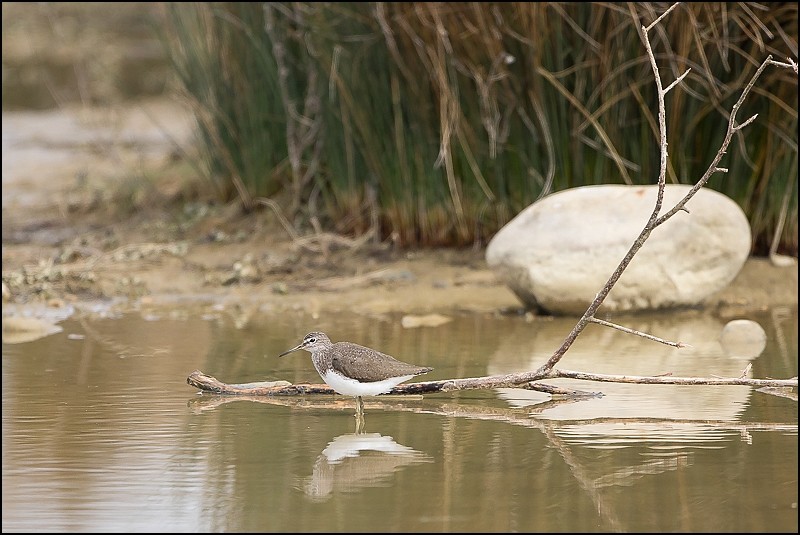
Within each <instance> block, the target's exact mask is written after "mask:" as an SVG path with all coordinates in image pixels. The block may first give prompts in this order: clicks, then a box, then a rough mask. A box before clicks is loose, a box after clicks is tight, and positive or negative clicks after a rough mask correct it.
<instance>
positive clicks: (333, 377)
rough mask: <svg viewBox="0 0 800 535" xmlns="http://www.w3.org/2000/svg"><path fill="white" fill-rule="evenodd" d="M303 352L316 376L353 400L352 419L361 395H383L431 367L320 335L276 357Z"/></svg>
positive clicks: (359, 409)
mask: <svg viewBox="0 0 800 535" xmlns="http://www.w3.org/2000/svg"><path fill="white" fill-rule="evenodd" d="M299 349H304V350H306V351H308V352H309V353H311V361H312V362H313V363H314V368H316V370H317V373H319V375H320V377H322V380H323V381H325V382H326V383H327V384H328V385H329V386H330V387H331V388H333V389H334V390H335V391H336V392H338V393H339V394H343V395H345V396H354V397H355V398H356V416H358V415H359V414H360V413H361V412H362V411H363V407H364V402H363V400H362V399H361V397H362V396H377V395H379V394H385V393H387V392H389V391H390V390H391V389H392V388H394V387H395V386H397V385H399V384H400V383H402V382H403V381H408V380H409V379H411V378H412V377H414V376H415V375H420V374H423V373H428V372H429V371H431V370H433V368H428V367H423V366H415V365H413V364H408V363H406V362H401V361H399V360H397V359H395V358H394V357H391V356H389V355H387V354H385V353H381V352H380V351H376V350H374V349H371V348H369V347H364V346H360V345H358V344H353V343H350V342H336V343H335V344H334V343H333V342H331V339H330V338H328V335H326V334H325V333H321V332H311V333H308V334H307V335H306V336H305V337H304V338H303V341H302V342H300V344H298V345H297V346H296V347H293V348H292V349H290V350H289V351H284V352H283V353H281V354H280V355H278V356H279V357H282V356H284V355H288V354H289V353H292V352H293V351H297V350H299Z"/></svg>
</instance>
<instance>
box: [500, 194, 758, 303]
mask: <svg viewBox="0 0 800 535" xmlns="http://www.w3.org/2000/svg"><path fill="white" fill-rule="evenodd" d="M689 189H690V186H686V185H668V186H667V187H666V190H665V192H664V202H663V205H662V210H661V214H663V213H665V212H666V211H667V210H669V209H671V208H672V207H673V206H674V205H675V203H677V202H678V201H679V200H680V199H682V198H683V197H684V196H685V195H686V193H687V192H688V190H689ZM656 194H657V187H656V186H624V185H602V186H586V187H580V188H575V189H570V190H565V191H561V192H558V193H555V194H553V195H549V196H547V197H545V198H543V199H541V200H539V201H537V202H535V203H534V204H532V205H530V206H528V207H527V208H526V209H525V210H523V211H522V212H520V213H519V214H518V215H517V216H516V217H515V218H514V219H513V220H511V221H510V222H509V223H508V224H507V225H506V226H504V227H503V228H502V229H500V231H499V232H498V233H497V234H496V235H495V236H494V238H492V240H491V241H490V242H489V245H488V247H487V249H486V261H487V263H488V265H489V267H490V268H492V270H493V271H494V273H495V275H496V276H497V277H498V278H499V279H500V280H502V281H503V282H504V283H505V284H507V285H508V286H509V288H510V289H511V290H512V291H513V292H514V293H515V294H516V295H517V296H518V297H519V298H520V299H521V300H522V301H523V303H525V304H526V305H528V306H531V307H541V308H543V309H544V310H546V311H548V312H550V313H553V314H582V313H583V312H584V311H585V310H586V307H588V305H589V304H590V303H591V301H592V300H593V299H594V298H595V296H596V295H597V293H598V292H599V291H600V289H601V288H602V286H603V285H604V284H605V282H606V281H607V280H608V278H609V276H610V275H611V274H612V273H613V272H614V270H615V269H616V267H617V266H618V265H619V263H620V261H621V260H622V259H623V257H624V256H625V254H626V253H627V252H628V250H629V249H630V247H631V245H632V244H633V242H634V240H635V239H636V237H637V236H638V235H639V233H640V232H641V230H642V228H643V227H644V225H645V223H646V222H647V220H648V218H649V217H650V214H651V213H652V211H653V207H654V206H655V200H656ZM686 210H688V212H689V213H686V212H685V211H682V212H678V213H677V214H675V215H674V216H673V217H672V218H671V219H669V220H668V221H667V222H666V223H664V224H662V225H661V226H659V227H657V228H656V229H655V230H654V231H653V232H652V234H651V235H650V237H649V238H648V240H647V242H646V243H645V245H644V247H642V248H641V249H640V250H639V252H638V253H637V254H636V256H635V257H634V259H633V261H632V262H631V264H630V265H629V266H628V268H627V270H626V271H625V272H624V273H623V274H622V277H621V278H620V279H619V281H617V284H616V286H615V287H614V289H613V290H612V291H611V293H610V294H609V296H608V297H607V298H606V300H605V302H604V304H603V308H602V310H605V311H629V310H645V309H659V308H668V307H675V306H694V305H698V304H700V303H701V302H702V301H703V299H705V298H706V297H708V296H710V295H711V294H713V293H715V292H717V291H719V290H721V289H723V288H724V287H726V286H727V285H728V284H729V283H730V282H731V281H732V280H733V279H734V278H735V277H736V275H737V274H738V273H739V271H740V270H741V268H742V266H743V265H744V262H745V260H746V259H747V257H748V255H749V254H750V225H749V223H748V221H747V218H746V217H745V215H744V213H743V212H742V210H741V208H739V206H738V205H737V204H736V203H735V202H734V201H733V200H731V199H730V198H728V197H726V196H725V195H723V194H721V193H719V192H716V191H714V190H711V189H708V188H703V189H701V190H700V191H698V192H697V193H696V194H695V196H694V197H693V198H692V199H691V200H690V201H689V202H688V203H687V205H686Z"/></svg>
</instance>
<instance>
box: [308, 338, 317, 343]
mask: <svg viewBox="0 0 800 535" xmlns="http://www.w3.org/2000/svg"><path fill="white" fill-rule="evenodd" d="M308 341H309V342H310V343H312V344H313V343H314V342H316V341H317V339H316V338H309V339H308Z"/></svg>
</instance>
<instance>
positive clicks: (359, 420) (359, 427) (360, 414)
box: [356, 396, 364, 435]
mask: <svg viewBox="0 0 800 535" xmlns="http://www.w3.org/2000/svg"><path fill="white" fill-rule="evenodd" d="M363 432H364V400H362V399H361V396H356V434H357V435H359V434H361V433H363Z"/></svg>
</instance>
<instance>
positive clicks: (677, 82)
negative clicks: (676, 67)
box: [664, 69, 692, 94]
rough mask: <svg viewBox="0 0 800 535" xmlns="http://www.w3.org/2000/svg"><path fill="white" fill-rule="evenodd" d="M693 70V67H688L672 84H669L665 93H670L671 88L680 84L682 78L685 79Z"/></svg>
mask: <svg viewBox="0 0 800 535" xmlns="http://www.w3.org/2000/svg"><path fill="white" fill-rule="evenodd" d="M691 70H692V69H686V72H685V73H683V74H681V75H680V76H679V77H678V78H676V79H675V81H674V82H672V83H671V84H669V85H668V86H667V88H666V89H665V90H664V94H667V93H669V92H670V90H671V89H672V88H673V87H675V86H676V85H678V84H679V83H681V80H683V79H684V78H685V77H686V75H687V74H689V72H691Z"/></svg>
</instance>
